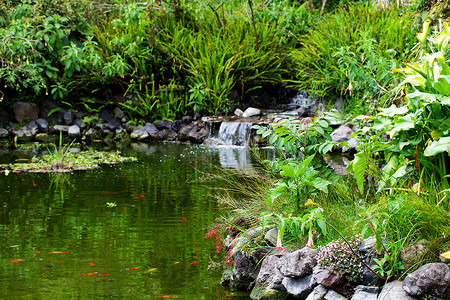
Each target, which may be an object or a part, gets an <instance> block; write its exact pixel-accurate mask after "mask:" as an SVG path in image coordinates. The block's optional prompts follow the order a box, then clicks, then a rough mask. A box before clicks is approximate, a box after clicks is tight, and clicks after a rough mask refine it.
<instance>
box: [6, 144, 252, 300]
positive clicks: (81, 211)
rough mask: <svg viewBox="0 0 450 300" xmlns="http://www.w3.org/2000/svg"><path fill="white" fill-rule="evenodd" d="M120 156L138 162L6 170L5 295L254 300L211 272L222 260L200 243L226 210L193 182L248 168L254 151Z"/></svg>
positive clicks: (144, 151)
mask: <svg viewBox="0 0 450 300" xmlns="http://www.w3.org/2000/svg"><path fill="white" fill-rule="evenodd" d="M123 153H124V154H126V155H132V156H136V157H137V158H138V159H139V160H138V162H136V163H125V164H119V165H114V166H103V167H102V168H100V169H96V170H92V171H79V172H74V173H72V174H33V173H10V174H9V175H8V176H6V175H5V174H3V173H1V174H0V205H1V211H0V299H105V298H110V299H161V298H179V299H248V297H247V296H246V295H239V294H236V293H234V292H231V291H229V290H226V289H224V288H223V287H221V286H220V284H219V283H220V277H221V269H220V268H219V269H215V270H208V264H209V263H210V261H211V259H213V260H216V261H218V260H219V259H220V257H221V255H223V254H216V253H215V246H214V245H212V244H211V241H210V240H208V239H205V238H204V236H205V233H206V232H207V230H208V226H209V225H211V223H213V222H214V220H215V219H216V217H217V216H218V215H219V214H220V210H221V208H219V207H218V205H217V203H216V201H215V200H214V199H213V197H212V194H211V189H210V188H207V187H205V184H204V183H199V182H192V181H194V180H196V179H198V178H200V177H201V176H202V173H201V172H202V171H211V170H212V165H219V166H223V167H225V168H233V167H236V166H237V165H239V164H241V165H251V164H252V159H251V158H250V155H249V153H248V151H246V150H243V149H225V148H223V149H214V148H205V147H199V146H186V145H178V144H139V145H134V146H132V147H130V148H129V149H125V150H124V151H123ZM22 156H24V157H26V155H25V154H21V153H20V152H19V153H13V154H11V153H7V154H4V155H2V156H0V161H1V162H2V163H5V162H10V161H11V160H15V159H17V158H21V157H22ZM100 275H102V276H100Z"/></svg>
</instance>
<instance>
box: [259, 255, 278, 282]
mask: <svg viewBox="0 0 450 300" xmlns="http://www.w3.org/2000/svg"><path fill="white" fill-rule="evenodd" d="M279 262H280V258H279V257H277V256H276V255H269V256H267V257H266V258H265V259H264V260H263V262H262V264H261V269H260V270H259V273H258V277H257V278H256V284H257V285H262V286H265V287H268V288H270V289H278V290H284V286H283V284H282V281H283V278H284V277H283V275H282V274H281V273H280V271H279V270H278V263H279Z"/></svg>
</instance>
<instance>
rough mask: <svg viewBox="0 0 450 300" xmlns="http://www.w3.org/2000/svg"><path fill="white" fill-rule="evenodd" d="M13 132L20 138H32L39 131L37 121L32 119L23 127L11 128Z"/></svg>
mask: <svg viewBox="0 0 450 300" xmlns="http://www.w3.org/2000/svg"><path fill="white" fill-rule="evenodd" d="M11 133H12V134H13V135H15V136H17V137H18V138H25V139H27V138H32V137H34V136H35V135H36V134H37V133H38V126H37V125H36V122H34V121H31V122H30V123H29V124H27V125H25V126H23V127H22V128H18V129H15V128H13V129H12V130H11Z"/></svg>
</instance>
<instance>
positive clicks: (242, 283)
mask: <svg viewBox="0 0 450 300" xmlns="http://www.w3.org/2000/svg"><path fill="white" fill-rule="evenodd" d="M258 272H259V265H258V262H257V261H255V259H254V258H253V257H252V256H245V255H244V254H243V253H242V252H241V251H238V252H237V253H236V256H235V259H234V265H233V281H232V282H231V287H232V288H234V289H236V290H243V291H247V290H249V289H250V288H251V284H252V283H253V282H254V281H255V279H256V277H257V276H258Z"/></svg>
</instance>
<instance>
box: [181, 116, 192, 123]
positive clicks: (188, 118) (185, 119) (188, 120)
mask: <svg viewBox="0 0 450 300" xmlns="http://www.w3.org/2000/svg"><path fill="white" fill-rule="evenodd" d="M181 123H183V124H189V123H192V117H191V116H183V117H181Z"/></svg>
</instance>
